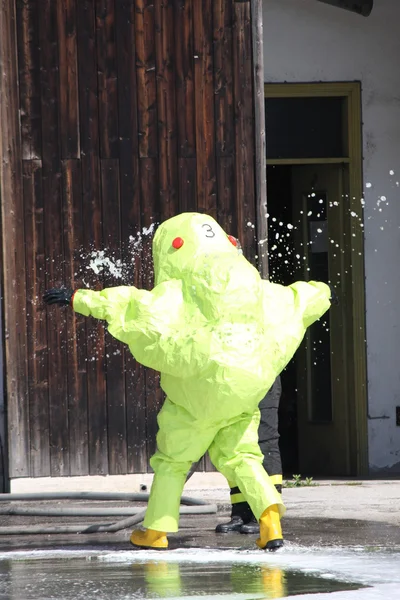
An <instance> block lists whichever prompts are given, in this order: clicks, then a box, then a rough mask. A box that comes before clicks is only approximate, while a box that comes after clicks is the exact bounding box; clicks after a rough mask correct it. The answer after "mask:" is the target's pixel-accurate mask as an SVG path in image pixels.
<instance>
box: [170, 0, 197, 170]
mask: <svg viewBox="0 0 400 600" xmlns="http://www.w3.org/2000/svg"><path fill="white" fill-rule="evenodd" d="M193 2H195V0H176V2H175V15H174V20H175V32H176V33H175V55H176V79H175V83H176V110H177V126H178V141H177V143H178V154H179V156H180V157H185V158H193V157H195V156H196V127H195V124H196V121H195V96H194V61H195V57H194V39H193Z"/></svg>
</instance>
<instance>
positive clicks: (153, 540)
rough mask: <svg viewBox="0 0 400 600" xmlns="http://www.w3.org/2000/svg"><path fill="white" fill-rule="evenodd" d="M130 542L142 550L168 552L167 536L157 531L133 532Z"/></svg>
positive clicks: (137, 530) (136, 530)
mask: <svg viewBox="0 0 400 600" xmlns="http://www.w3.org/2000/svg"><path fill="white" fill-rule="evenodd" d="M130 542H131V544H133V545H134V546H139V547H140V548H153V549H154V550H166V549H167V548H168V540H167V534H166V533H165V532H164V531H156V530H155V529H145V530H144V531H142V530H141V529H135V530H134V531H132V534H131V537H130Z"/></svg>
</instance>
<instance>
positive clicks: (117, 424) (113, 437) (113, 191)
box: [101, 160, 127, 475]
mask: <svg viewBox="0 0 400 600" xmlns="http://www.w3.org/2000/svg"><path fill="white" fill-rule="evenodd" d="M118 170H119V164H118V161H117V160H103V161H102V162H101V189H102V204H103V239H104V245H105V249H106V250H105V251H106V256H107V257H108V258H109V259H110V260H111V261H112V263H113V264H114V265H115V266H116V269H114V270H113V271H112V270H111V269H110V270H107V269H106V270H105V273H104V287H113V286H116V285H121V284H122V283H123V282H122V281H121V277H122V272H121V269H120V270H118V261H121V212H120V202H119V198H120V191H119V174H118ZM106 390H107V430H108V472H109V473H110V474H111V475H115V474H121V473H126V472H127V444H126V407H125V373H124V346H123V344H121V342H118V341H117V340H116V339H115V338H113V337H112V336H111V335H110V334H109V333H108V332H107V331H106Z"/></svg>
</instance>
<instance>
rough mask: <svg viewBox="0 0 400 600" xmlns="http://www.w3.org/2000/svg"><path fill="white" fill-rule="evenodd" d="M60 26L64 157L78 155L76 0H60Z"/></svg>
mask: <svg viewBox="0 0 400 600" xmlns="http://www.w3.org/2000/svg"><path fill="white" fill-rule="evenodd" d="M57 26H58V40H59V42H58V48H59V85H60V110H59V112H60V144H61V156H62V158H79V156H80V143H79V142H80V140H79V105H78V97H79V92H78V55H77V54H78V51H77V39H76V38H77V32H76V28H77V19H76V0H58V2H57Z"/></svg>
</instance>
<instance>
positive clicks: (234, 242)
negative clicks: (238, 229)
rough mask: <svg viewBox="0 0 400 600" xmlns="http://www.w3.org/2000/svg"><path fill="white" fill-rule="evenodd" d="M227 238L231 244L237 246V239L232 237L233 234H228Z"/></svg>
mask: <svg viewBox="0 0 400 600" xmlns="http://www.w3.org/2000/svg"><path fill="white" fill-rule="evenodd" d="M228 240H229V241H230V243H231V244H233V245H234V246H237V239H236V238H235V237H233V235H228Z"/></svg>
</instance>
